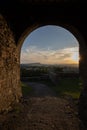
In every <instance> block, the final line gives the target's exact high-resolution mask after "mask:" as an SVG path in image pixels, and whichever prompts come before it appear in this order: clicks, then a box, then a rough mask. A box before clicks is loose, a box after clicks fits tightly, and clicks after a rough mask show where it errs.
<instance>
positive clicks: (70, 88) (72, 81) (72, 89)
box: [53, 78, 82, 99]
mask: <svg viewBox="0 0 87 130" xmlns="http://www.w3.org/2000/svg"><path fill="white" fill-rule="evenodd" d="M80 82H81V81H80V80H79V78H63V79H61V81H60V82H59V84H57V85H56V86H53V88H54V90H55V91H56V92H57V94H58V95H59V96H64V95H67V96H71V97H72V98H73V99H78V98H79V96H80V92H81V89H82V86H81V83H80Z"/></svg>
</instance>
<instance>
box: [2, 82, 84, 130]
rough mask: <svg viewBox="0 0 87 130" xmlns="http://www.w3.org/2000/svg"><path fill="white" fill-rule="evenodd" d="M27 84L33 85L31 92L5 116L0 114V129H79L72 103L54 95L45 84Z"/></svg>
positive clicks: (78, 121)
mask: <svg viewBox="0 0 87 130" xmlns="http://www.w3.org/2000/svg"><path fill="white" fill-rule="evenodd" d="M27 84H29V85H31V86H32V87H33V93H32V94H31V96H30V97H27V98H25V99H23V100H22V104H20V105H18V106H16V108H15V110H14V111H13V112H10V113H9V114H7V117H6V114H5V115H4V117H3V116H2V115H0V121H1V123H0V130H80V128H79V125H80V120H79V118H78V113H77V111H76V109H75V107H74V106H73V105H72V103H70V102H69V101H68V100H67V99H63V98H59V97H56V94H55V93H54V92H53V91H52V90H51V89H50V88H49V87H47V86H46V85H43V84H36V83H27ZM2 117H3V118H2ZM82 130H83V129H82Z"/></svg>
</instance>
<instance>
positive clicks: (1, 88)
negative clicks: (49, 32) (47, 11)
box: [0, 16, 87, 121]
mask: <svg viewBox="0 0 87 130" xmlns="http://www.w3.org/2000/svg"><path fill="white" fill-rule="evenodd" d="M51 20H52V19H51ZM51 20H48V19H47V21H46V22H45V23H44V22H42V21H41V22H37V24H34V25H32V26H31V25H29V28H28V29H27V30H26V31H24V33H23V34H22V35H21V37H20V39H19V41H18V44H16V42H15V39H14V36H13V34H12V31H11V30H10V27H9V26H8V25H7V23H6V21H5V20H4V18H3V17H2V16H0V24H1V28H0V38H1V41H0V42H1V43H0V50H1V51H0V58H1V59H0V62H1V64H0V73H1V75H0V111H4V110H7V111H8V110H9V109H10V108H11V106H12V104H14V103H15V102H18V101H19V100H20V98H21V96H22V94H21V87H20V49H21V45H22V44H23V40H24V39H25V38H26V36H27V35H28V34H29V33H30V32H32V31H33V30H34V29H36V28H38V27H40V26H43V25H47V24H51V25H52V24H54V25H60V26H62V27H64V28H66V29H67V30H69V31H70V32H71V33H72V34H73V35H74V36H75V37H76V38H77V40H78V41H79V47H80V55H81V60H80V62H79V69H80V75H81V77H82V79H83V91H82V94H81V97H80V109H79V110H80V113H81V117H82V118H84V117H85V120H86V121H87V103H86V102H87V101H86V99H87V73H86V72H87V67H86V66H87V58H86V57H87V46H86V42H85V40H84V38H83V37H84V36H82V35H81V33H80V31H79V30H78V28H75V27H74V26H72V24H68V23H67V24H64V23H63V24H61V22H60V23H58V22H53V21H52V22H51ZM49 21H50V22H49ZM54 21H56V20H54ZM35 22H36V21H35Z"/></svg>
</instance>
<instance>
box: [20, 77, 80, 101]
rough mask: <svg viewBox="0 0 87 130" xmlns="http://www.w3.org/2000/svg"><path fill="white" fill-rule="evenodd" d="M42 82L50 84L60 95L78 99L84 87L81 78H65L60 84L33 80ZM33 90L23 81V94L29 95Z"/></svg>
mask: <svg viewBox="0 0 87 130" xmlns="http://www.w3.org/2000/svg"><path fill="white" fill-rule="evenodd" d="M33 82H40V83H43V84H46V85H47V86H49V87H50V88H51V89H53V91H55V92H56V93H57V95H58V96H59V97H62V96H70V97H72V98H73V99H78V98H79V96H80V92H81V89H82V84H81V80H80V79H79V78H63V79H61V80H60V81H59V83H58V84H56V85H55V84H53V83H52V81H50V80H44V81H33ZM31 91H32V88H31V86H26V85H24V83H22V92H23V95H25V96H26V95H28V94H29V93H30V92H31Z"/></svg>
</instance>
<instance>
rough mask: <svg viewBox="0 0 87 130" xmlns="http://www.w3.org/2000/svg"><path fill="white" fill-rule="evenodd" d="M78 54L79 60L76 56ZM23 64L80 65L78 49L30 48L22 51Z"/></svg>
mask: <svg viewBox="0 0 87 130" xmlns="http://www.w3.org/2000/svg"><path fill="white" fill-rule="evenodd" d="M75 54H77V59H74V58H73V57H74V55H75ZM20 60H21V63H32V62H40V63H46V64H65V63H67V64H68V63H78V47H71V48H64V49H60V50H53V49H50V47H49V48H48V49H41V48H37V47H36V46H29V47H28V48H26V49H25V50H22V51H21V59H20Z"/></svg>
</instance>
